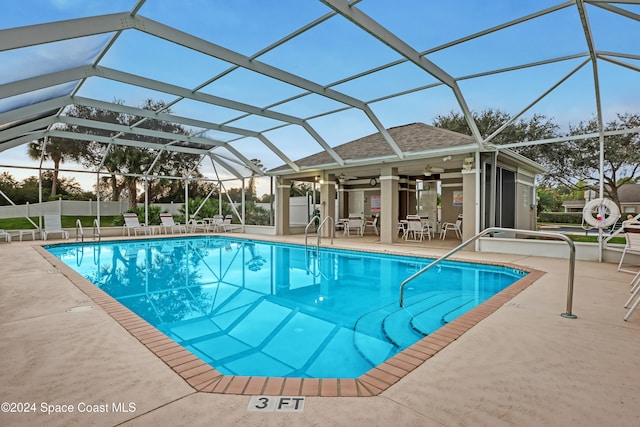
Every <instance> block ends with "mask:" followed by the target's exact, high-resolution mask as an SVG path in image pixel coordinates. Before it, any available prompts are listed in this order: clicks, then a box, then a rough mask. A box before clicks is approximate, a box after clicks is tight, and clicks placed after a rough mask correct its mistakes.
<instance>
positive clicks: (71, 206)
mask: <svg viewBox="0 0 640 427" xmlns="http://www.w3.org/2000/svg"><path fill="white" fill-rule="evenodd" d="M154 206H160V210H161V211H162V212H169V213H171V214H172V215H177V214H179V213H180V208H182V207H184V204H183V203H158V204H156V205H154ZM127 209H129V202H128V201H126V200H124V201H120V202H108V201H104V202H100V216H115V215H120V214H121V213H123V212H125V211H126V210H127ZM46 213H53V214H60V215H66V216H97V215H98V202H97V201H95V200H86V201H84V200H56V201H53V202H43V203H27V204H26V205H12V206H0V218H22V217H33V216H42V215H44V214H46Z"/></svg>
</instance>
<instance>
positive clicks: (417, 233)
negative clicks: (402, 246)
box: [404, 215, 424, 241]
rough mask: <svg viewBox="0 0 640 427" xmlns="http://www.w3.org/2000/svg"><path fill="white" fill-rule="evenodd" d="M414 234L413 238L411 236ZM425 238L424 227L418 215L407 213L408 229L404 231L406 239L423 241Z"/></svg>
mask: <svg viewBox="0 0 640 427" xmlns="http://www.w3.org/2000/svg"><path fill="white" fill-rule="evenodd" d="M411 236H413V238H412V239H410V238H409V237H411ZM423 239H424V227H423V226H422V221H420V217H419V216H417V215H407V231H406V232H405V233H404V240H416V241H422V240H423Z"/></svg>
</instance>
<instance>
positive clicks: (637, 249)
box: [618, 221, 640, 273]
mask: <svg viewBox="0 0 640 427" xmlns="http://www.w3.org/2000/svg"><path fill="white" fill-rule="evenodd" d="M622 228H623V230H624V237H625V239H626V241H627V243H626V244H625V246H624V251H623V252H622V256H621V257H620V263H619V264H618V271H625V272H628V273H631V272H632V273H635V271H631V270H624V269H623V268H622V263H623V261H624V257H625V255H626V254H628V253H632V254H637V255H640V222H638V221H625V222H624V223H623V224H622Z"/></svg>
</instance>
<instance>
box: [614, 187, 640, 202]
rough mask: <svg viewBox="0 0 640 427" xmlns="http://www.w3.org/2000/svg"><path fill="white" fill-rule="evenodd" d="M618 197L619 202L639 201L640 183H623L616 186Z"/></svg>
mask: <svg viewBox="0 0 640 427" xmlns="http://www.w3.org/2000/svg"><path fill="white" fill-rule="evenodd" d="M618 199H619V200H620V203H638V202H640V184H624V185H623V186H621V187H620V188H618Z"/></svg>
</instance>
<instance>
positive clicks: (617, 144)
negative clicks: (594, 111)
mask: <svg viewBox="0 0 640 427" xmlns="http://www.w3.org/2000/svg"><path fill="white" fill-rule="evenodd" d="M616 117H617V118H616V119H614V120H612V121H611V122H609V123H607V124H606V126H605V131H613V130H621V129H631V128H634V127H635V128H637V127H639V126H640V114H629V113H625V114H617V115H616ZM597 132H598V122H597V120H596V119H595V118H592V119H591V120H589V121H588V122H580V123H579V124H578V125H577V126H572V127H570V130H569V135H583V134H587V133H597ZM542 152H543V153H544V156H543V158H542V159H543V160H542V161H541V163H542V164H543V165H544V166H546V167H547V168H548V170H549V171H548V172H547V174H546V175H545V177H544V178H545V181H546V182H547V183H551V184H556V185H557V184H562V185H565V186H567V187H570V188H572V189H582V190H584V189H586V188H590V189H592V190H598V189H599V179H600V178H599V176H600V142H599V138H590V139H575V140H571V141H568V142H566V143H553V144H545V147H544V149H543V151H542ZM639 178H640V133H633V132H629V133H623V134H620V135H610V136H605V138H604V169H603V179H604V192H605V196H606V197H608V198H610V199H611V200H613V201H614V202H615V203H616V204H618V206H619V205H620V199H619V197H618V189H619V188H620V187H621V186H622V185H624V184H629V183H635V182H637V181H638V179H639Z"/></svg>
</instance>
